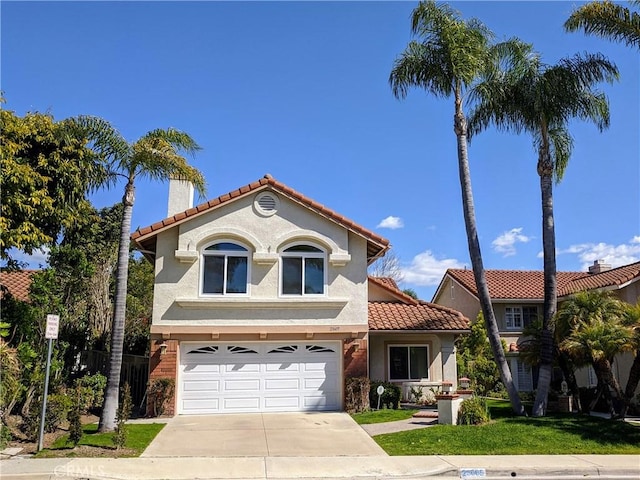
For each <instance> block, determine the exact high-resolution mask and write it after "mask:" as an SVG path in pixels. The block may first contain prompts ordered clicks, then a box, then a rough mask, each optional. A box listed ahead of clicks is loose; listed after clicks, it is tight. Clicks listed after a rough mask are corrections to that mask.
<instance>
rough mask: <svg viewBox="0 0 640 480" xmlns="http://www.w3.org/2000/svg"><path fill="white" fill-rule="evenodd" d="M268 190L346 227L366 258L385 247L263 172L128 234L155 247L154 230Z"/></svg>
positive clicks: (144, 245)
mask: <svg viewBox="0 0 640 480" xmlns="http://www.w3.org/2000/svg"><path fill="white" fill-rule="evenodd" d="M266 189H270V190H273V191H275V192H278V193H280V194H281V195H283V196H285V197H287V198H288V199H290V200H292V201H293V202H296V203H298V204H299V205H302V206H303V207H305V208H308V209H309V210H311V211H313V212H315V213H317V214H318V215H321V216H323V217H325V218H327V219H328V220H331V221H332V222H335V223H337V224H338V225H340V226H342V227H344V228H346V229H347V230H349V231H351V232H353V233H355V234H357V235H360V236H361V237H363V238H364V239H366V240H367V258H368V259H375V258H377V257H379V256H381V255H382V254H383V253H384V252H386V251H387V250H388V249H389V240H387V239H386V238H384V237H381V236H380V235H378V234H376V233H374V232H372V231H371V230H368V229H366V228H364V227H363V226H361V225H358V224H357V223H355V222H354V221H352V220H349V219H348V218H347V217H345V216H343V215H340V214H339V213H337V212H335V211H334V210H331V209H330V208H328V207H325V206H324V205H322V204H320V203H318V202H316V201H314V200H312V199H311V198H309V197H307V196H305V195H303V194H301V193H299V192H297V191H296V190H294V189H292V188H290V187H288V186H287V185H285V184H284V183H282V182H279V181H277V180H276V179H275V178H273V177H272V176H271V175H269V174H267V175H265V176H264V177H262V178H261V179H259V180H257V181H255V182H252V183H250V184H248V185H245V186H243V187H240V188H238V189H236V190H233V191H231V192H229V193H226V194H224V195H220V196H219V197H217V198H214V199H212V200H209V201H208V202H204V203H201V204H200V205H197V206H195V207H193V208H190V209H188V210H186V211H184V212H180V213H177V214H175V215H173V216H172V217H168V218H165V219H164V220H162V221H160V222H156V223H154V224H153V225H150V226H148V227H143V228H138V229H137V230H136V231H135V232H133V234H132V235H131V240H133V241H134V242H135V243H136V244H138V245H139V246H140V247H142V249H146V250H154V249H155V237H156V235H157V234H158V233H160V232H161V231H163V230H166V229H168V228H173V227H175V226H177V225H180V224H181V223H184V222H186V221H188V220H190V219H192V218H194V217H197V216H199V215H202V214H204V213H207V212H211V211H213V210H215V209H217V208H219V207H220V206H222V205H227V204H229V203H232V202H234V201H236V200H238V199H240V198H243V197H246V196H248V195H254V194H256V193H257V192H259V191H261V190H266Z"/></svg>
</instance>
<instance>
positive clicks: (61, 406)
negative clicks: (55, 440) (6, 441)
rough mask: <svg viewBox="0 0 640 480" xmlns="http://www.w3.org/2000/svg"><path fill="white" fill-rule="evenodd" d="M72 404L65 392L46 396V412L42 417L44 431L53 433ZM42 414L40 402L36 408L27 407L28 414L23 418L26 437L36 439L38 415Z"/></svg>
mask: <svg viewBox="0 0 640 480" xmlns="http://www.w3.org/2000/svg"><path fill="white" fill-rule="evenodd" d="M72 405H73V399H72V398H70V397H69V396H67V394H66V393H65V392H61V393H53V394H51V395H49V396H48V398H47V412H46V414H45V417H44V431H45V433H53V432H55V431H56V429H57V428H58V427H59V426H60V424H61V423H62V422H64V421H65V420H66V419H67V417H68V415H69V410H71V407H72ZM41 415H42V403H39V404H38V405H37V408H31V409H29V416H28V417H27V418H25V419H24V423H23V429H24V433H25V434H26V435H27V438H29V439H30V440H36V439H37V438H38V434H39V433H40V417H41Z"/></svg>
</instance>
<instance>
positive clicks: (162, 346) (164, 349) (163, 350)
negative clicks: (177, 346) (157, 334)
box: [158, 340, 169, 355]
mask: <svg viewBox="0 0 640 480" xmlns="http://www.w3.org/2000/svg"><path fill="white" fill-rule="evenodd" d="M168 346H169V345H167V342H165V341H164V340H163V341H162V343H161V344H160V345H158V347H160V355H164V354H165V353H167V347H168Z"/></svg>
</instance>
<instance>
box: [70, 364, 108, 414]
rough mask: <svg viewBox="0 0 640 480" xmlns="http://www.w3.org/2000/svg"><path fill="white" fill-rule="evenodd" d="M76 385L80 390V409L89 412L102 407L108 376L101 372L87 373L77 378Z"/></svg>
mask: <svg viewBox="0 0 640 480" xmlns="http://www.w3.org/2000/svg"><path fill="white" fill-rule="evenodd" d="M74 386H75V388H76V390H77V391H78V394H79V398H78V402H79V403H80V410H81V411H82V412H88V411H89V410H95V409H98V408H100V407H102V402H103V396H104V389H105V388H106V386H107V377H105V376H104V375H102V374H101V373H95V374H93V375H90V374H87V375H85V376H83V377H80V378H77V379H76V381H75V382H74Z"/></svg>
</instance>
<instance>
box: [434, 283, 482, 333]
mask: <svg viewBox="0 0 640 480" xmlns="http://www.w3.org/2000/svg"><path fill="white" fill-rule="evenodd" d="M433 303H437V304H438V305H442V306H444V307H449V308H453V309H454V310H457V311H459V312H460V313H462V314H463V315H464V316H465V317H467V318H468V319H469V320H470V321H471V322H475V320H476V318H478V313H480V302H479V301H478V299H477V298H476V297H475V296H473V295H472V294H471V293H469V291H468V290H467V289H465V288H464V287H462V286H461V285H460V284H459V283H457V282H454V281H452V280H451V278H449V277H446V278H445V280H444V284H443V285H442V288H441V289H440V291H439V292H438V295H437V296H436V297H435V298H434V299H433Z"/></svg>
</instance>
